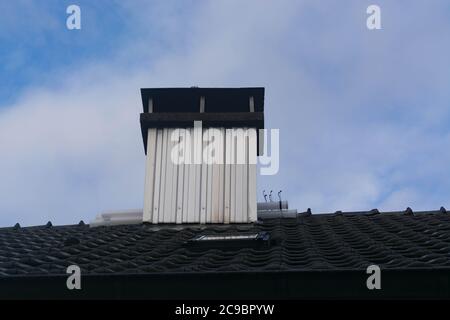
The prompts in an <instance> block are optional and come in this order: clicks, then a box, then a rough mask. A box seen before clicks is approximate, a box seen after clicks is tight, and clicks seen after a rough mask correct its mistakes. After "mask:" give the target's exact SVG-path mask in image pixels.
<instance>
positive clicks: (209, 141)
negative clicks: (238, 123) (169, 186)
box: [170, 121, 280, 175]
mask: <svg viewBox="0 0 450 320" xmlns="http://www.w3.org/2000/svg"><path fill="white" fill-rule="evenodd" d="M269 131H270V155H269V151H268V149H269V146H268V138H269V137H268V136H269V135H268V133H269ZM258 134H259V139H260V141H264V147H263V149H264V150H263V154H262V155H261V156H259V164H260V165H261V168H260V173H261V175H275V174H277V173H278V170H279V162H280V161H279V152H280V147H279V136H280V134H279V130H278V129H271V130H267V129H260V130H259V132H258ZM256 135H257V131H256V129H253V128H232V129H225V130H220V129H218V128H207V129H205V130H203V128H202V122H201V121H194V129H193V130H189V129H183V128H177V129H174V130H173V131H172V134H171V137H170V140H171V141H172V143H174V145H173V146H172V149H171V152H170V156H171V161H172V163H174V164H176V165H181V164H233V165H234V164H254V165H256V164H257V160H258V159H257V154H256V153H257V140H258V139H257V136H256ZM261 144H262V143H261Z"/></svg>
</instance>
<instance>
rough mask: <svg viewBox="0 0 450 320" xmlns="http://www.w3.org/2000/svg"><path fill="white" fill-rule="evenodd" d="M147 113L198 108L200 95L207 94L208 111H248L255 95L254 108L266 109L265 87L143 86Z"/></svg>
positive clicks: (206, 105) (206, 109)
mask: <svg viewBox="0 0 450 320" xmlns="http://www.w3.org/2000/svg"><path fill="white" fill-rule="evenodd" d="M141 96H142V105H143V109H144V113H148V112H149V101H150V99H152V102H153V113H160V112H164V113H165V112H168V113H172V112H175V113H178V112H198V113H200V97H204V98H205V110H204V112H205V113H210V112H211V113H219V112H249V98H250V97H253V101H254V111H255V112H264V88H263V87H248V88H198V87H191V88H142V89H141Z"/></svg>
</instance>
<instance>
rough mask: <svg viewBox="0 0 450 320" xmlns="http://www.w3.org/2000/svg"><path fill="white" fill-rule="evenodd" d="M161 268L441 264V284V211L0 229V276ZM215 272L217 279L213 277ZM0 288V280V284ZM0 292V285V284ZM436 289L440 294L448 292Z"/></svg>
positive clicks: (444, 228)
mask: <svg viewBox="0 0 450 320" xmlns="http://www.w3.org/2000/svg"><path fill="white" fill-rule="evenodd" d="M255 232H267V233H268V234H269V236H270V240H269V242H268V244H267V245H265V246H260V247H251V246H243V247H233V246H229V247H228V246H223V247H217V246H212V247H208V246H206V247H202V248H197V247H195V246H192V245H190V244H189V240H191V239H193V238H195V237H197V236H199V235H203V234H208V235H246V234H249V233H255ZM72 264H76V265H78V266H80V268H81V270H82V272H83V275H93V276H99V275H100V276H101V275H119V276H138V277H142V276H152V277H155V276H163V277H167V276H170V275H174V276H175V275H178V276H179V275H180V274H194V275H199V274H211V273H212V274H214V275H215V277H218V275H219V274H222V275H232V274H236V273H247V274H249V273H254V274H258V273H276V274H278V275H279V274H280V273H286V272H287V273H295V274H308V273H311V272H319V273H320V272H322V273H323V272H325V273H326V272H355V271H356V272H357V273H358V274H360V275H362V276H363V277H364V276H365V270H366V268H367V267H368V266H369V265H371V264H376V265H378V266H380V268H381V269H382V270H388V271H389V270H390V271H402V272H403V271H417V270H422V271H427V270H428V271H439V270H440V271H444V272H445V274H447V284H446V285H447V287H446V288H447V290H449V289H448V288H449V280H448V279H449V277H448V274H449V273H450V214H449V213H447V212H446V211H445V209H443V208H441V210H438V211H427V212H420V213H413V212H412V211H411V210H410V209H409V210H407V211H405V212H386V213H379V212H378V211H369V212H359V213H342V212H337V213H334V214H310V213H309V212H306V213H301V214H298V215H297V217H295V218H277V219H266V220H263V221H258V223H254V224H247V225H147V224H140V225H122V226H108V227H98V228H89V226H88V225H85V224H83V223H81V224H79V225H70V226H51V224H49V225H44V226H37V227H26V228H20V227H18V226H16V227H11V228H2V229H0V281H2V280H5V279H14V278H23V277H30V276H46V277H49V276H50V277H57V276H67V274H66V268H67V267H68V266H69V265H72ZM216 279H217V278H216ZM0 287H1V286H0ZM0 291H1V290H0ZM446 294H449V293H448V291H447V293H446Z"/></svg>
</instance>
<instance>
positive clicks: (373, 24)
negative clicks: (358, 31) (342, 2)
mask: <svg viewBox="0 0 450 320" xmlns="http://www.w3.org/2000/svg"><path fill="white" fill-rule="evenodd" d="M366 13H367V14H368V15H369V16H368V17H367V20H366V26H367V29H369V30H380V29H381V8H380V6H377V5H376V4H372V5H370V6H368V7H367V10H366Z"/></svg>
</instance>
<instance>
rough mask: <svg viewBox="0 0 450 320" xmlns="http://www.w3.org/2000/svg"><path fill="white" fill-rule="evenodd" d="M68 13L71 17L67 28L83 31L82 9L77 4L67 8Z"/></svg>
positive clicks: (67, 21) (68, 19)
mask: <svg viewBox="0 0 450 320" xmlns="http://www.w3.org/2000/svg"><path fill="white" fill-rule="evenodd" d="M66 13H67V14H68V15H69V16H68V17H67V19H66V27H67V29H69V30H80V29H81V8H80V7H79V6H77V5H76V4H71V5H70V6H68V7H67V9H66Z"/></svg>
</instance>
